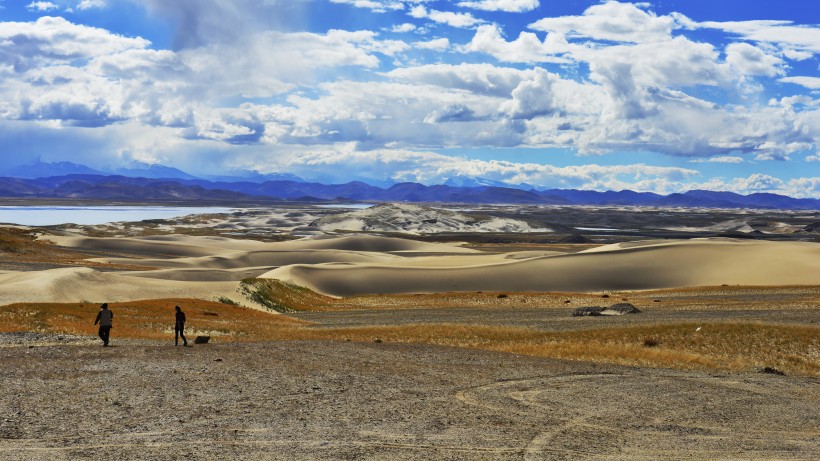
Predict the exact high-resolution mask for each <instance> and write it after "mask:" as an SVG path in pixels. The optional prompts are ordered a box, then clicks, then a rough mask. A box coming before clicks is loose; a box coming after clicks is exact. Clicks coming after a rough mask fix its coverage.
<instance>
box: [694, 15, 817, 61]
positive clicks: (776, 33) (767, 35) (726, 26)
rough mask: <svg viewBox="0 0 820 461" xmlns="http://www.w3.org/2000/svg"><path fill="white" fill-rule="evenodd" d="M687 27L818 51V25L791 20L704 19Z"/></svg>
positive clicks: (802, 49)
mask: <svg viewBox="0 0 820 461" xmlns="http://www.w3.org/2000/svg"><path fill="white" fill-rule="evenodd" d="M687 26H688V27H689V28H693V29H694V28H708V29H719V30H723V31H725V32H729V33H732V34H736V35H738V36H740V37H743V38H745V39H747V40H752V41H756V42H764V43H775V44H778V45H780V46H781V47H784V48H788V49H793V50H799V51H803V52H807V51H811V52H813V53H820V27H817V26H802V25H793V23H792V21H735V22H715V21H704V22H699V23H690V24H688V25H687Z"/></svg>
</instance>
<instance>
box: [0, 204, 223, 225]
mask: <svg viewBox="0 0 820 461" xmlns="http://www.w3.org/2000/svg"><path fill="white" fill-rule="evenodd" d="M234 210H235V209H234V208H226V207H172V206H0V223H9V224H21V225H24V226H54V225H57V224H67V223H74V224H84V225H94V224H105V223H109V222H118V221H142V220H144V219H170V218H176V217H180V216H186V215H190V214H205V213H230V212H232V211H234Z"/></svg>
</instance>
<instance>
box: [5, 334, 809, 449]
mask: <svg viewBox="0 0 820 461" xmlns="http://www.w3.org/2000/svg"><path fill="white" fill-rule="evenodd" d="M18 336H19V337H15V336H13V335H0V337H2V338H3V339H2V340H0V359H1V360H0V383H1V384H2V387H3V392H2V393H0V459H3V460H38V459H43V460H62V459H140V460H160V459H163V460H164V459H183V458H185V459H248V460H259V459H283V460H285V459H287V460H290V459H320V460H321V459H384V460H387V459H390V460H393V459H410V460H415V459H418V460H433V459H435V460H438V459H442V460H456V459H464V460H481V459H488V460H490V459H492V460H506V459H510V460H536V459H537V460H564V459H566V460H569V459H571V460H598V459H607V460H613V459H614V460H642V459H645V460H650V459H651V460H656V459H792V460H797V459H799V460H816V459H820V444H818V443H817V441H818V440H819V438H820V380H818V379H812V378H794V377H789V376H778V375H769V374H705V373H694V372H692V373H690V372H677V371H667V370H652V369H642V368H633V367H620V366H611V365H595V364H587V363H579V362H567V361H558V360H550V359H539V358H533V357H523V356H514V355H509V354H499V353H493V352H485V351H469V350H462V349H454V348H445V347H436V346H426V345H406V344H389V343H351V342H320V341H304V342H274V343H247V344H208V345H197V346H194V347H187V348H183V347H174V346H171V345H164V344H163V345H160V344H156V343H151V342H145V341H130V342H123V341H117V340H116V338H114V339H113V341H112V344H113V345H114V347H109V348H103V347H99V345H97V342H96V341H95V340H94V338H82V337H72V338H65V337H64V338H63V339H58V338H57V337H49V336H45V335H31V334H19V335H18Z"/></svg>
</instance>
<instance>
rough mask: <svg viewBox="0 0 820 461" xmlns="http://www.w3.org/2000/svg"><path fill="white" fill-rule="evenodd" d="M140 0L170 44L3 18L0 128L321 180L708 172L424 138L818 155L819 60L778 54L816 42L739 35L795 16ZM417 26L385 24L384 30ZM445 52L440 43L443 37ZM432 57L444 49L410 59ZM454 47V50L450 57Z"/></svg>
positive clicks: (708, 154) (529, 179)
mask: <svg viewBox="0 0 820 461" xmlns="http://www.w3.org/2000/svg"><path fill="white" fill-rule="evenodd" d="M135 1H137V2H139V3H140V4H142V5H144V6H146V7H147V8H148V9H149V11H150V12H151V14H156V15H161V16H163V17H164V18H165V19H167V20H170V21H169V22H171V23H173V24H175V25H176V26H178V29H177V32H178V34H177V40H176V42H175V46H174V47H173V49H168V50H157V49H153V47H152V45H151V43H150V42H149V41H148V40H145V39H143V38H139V37H124V36H121V35H117V34H115V33H111V32H109V31H107V30H104V29H100V28H94V27H89V26H83V25H79V24H74V23H72V22H70V21H68V20H66V19H63V18H50V17H44V18H40V19H38V20H36V21H34V22H0V78H2V80H3V85H2V86H0V131H3V130H4V129H5V131H3V133H4V135H8V136H9V138H8V139H7V140H6V141H3V142H11V141H8V140H9V139H18V140H19V139H22V138H20V137H19V136H22V135H18V134H12V133H10V132H9V131H8V129H7V128H8V127H9V126H14V127H19V126H22V125H25V126H27V127H28V128H27V130H28V131H26V133H27V134H28V133H33V132H38V131H37V130H34V129H33V128H32V127H35V126H36V127H39V128H38V129H39V130H42V133H44V134H43V137H44V138H47V139H48V140H49V141H48V143H46V144H43V146H44V147H43V149H44V150H48V148H50V147H52V146H58V145H59V144H58V143H57V141H55V140H56V139H58V138H60V137H61V136H63V137H64V138H60V139H71V140H72V142H74V143H79V144H77V145H79V146H83V148H85V147H87V146H89V145H91V144H93V143H94V142H98V143H99V145H100V146H103V147H100V148H94V149H91V151H93V152H103V150H104V149H107V150H108V151H110V152H115V153H116V155H117V156H118V157H117V158H118V159H120V160H122V161H125V160H126V159H139V160H140V161H148V160H150V159H159V160H163V159H164V160H168V159H169V158H170V159H173V160H174V161H175V162H177V163H175V165H174V166H177V167H186V168H194V169H202V168H205V167H206V166H207V167H210V168H222V167H224V166H226V165H228V164H229V163H230V165H228V166H238V165H244V166H247V167H254V168H262V167H265V165H267V167H266V168H277V169H280V171H290V172H294V173H297V174H300V175H302V176H309V175H308V173H310V172H311V169H313V170H315V171H314V174H319V173H317V172H318V171H320V170H321V171H320V172H321V174H324V175H327V178H326V179H333V178H337V179H344V178H343V177H344V176H345V175H346V176H348V177H349V176H351V175H355V174H360V175H363V176H362V178H363V179H366V178H370V179H373V180H403V179H406V180H420V181H423V182H430V183H433V182H436V181H440V180H443V179H446V178H448V177H454V176H458V175H461V176H482V177H487V178H488V179H495V180H499V181H508V182H512V183H519V182H520V183H524V182H526V183H532V184H540V185H543V186H544V187H578V188H596V189H602V188H632V189H635V188H638V189H640V190H651V191H655V192H669V191H678V190H679V189H681V188H690V187H688V186H692V187H691V188H695V186H697V185H698V184H700V185H704V187H705V185H708V181H707V182H700V183H698V182H696V181H702V178H699V177H698V173H697V171H696V170H695V169H663V168H661V169H655V168H656V167H652V166H651V165H631V166H620V167H617V168H615V167H605V166H597V165H587V166H585V167H574V168H576V169H574V170H573V169H572V168H571V167H566V168H555V167H546V166H544V165H536V164H534V163H533V164H530V163H516V162H477V161H472V160H465V159H459V158H452V157H447V156H441V155H439V154H436V153H431V152H425V151H428V150H431V149H439V148H459V149H462V150H469V149H472V148H487V147H516V148H544V147H559V148H564V149H568V150H573V151H577V152H580V153H582V154H604V153H607V152H610V151H651V152H656V153H663V154H668V155H675V156H682V157H689V158H692V159H695V160H692V162H693V164H691V166H692V167H695V166H696V165H695V164H700V163H705V162H713V163H727V164H732V163H740V162H743V160H744V159H758V160H763V159H765V160H787V159H790V158H795V159H805V161H806V162H816V161H817V160H816V157H817V154H816V152H817V146H818V142H820V140H818V133H820V101H818V100H817V98H816V97H814V96H815V93H813V92H812V91H811V90H814V91H815V92H816V91H817V90H818V88H820V83H818V82H820V79H818V78H816V77H814V76H794V75H788V74H787V72H788V71H789V67H788V66H787V64H786V61H785V60H787V59H789V60H794V59H798V58H801V59H802V58H805V55H806V54H809V53H812V52H811V50H810V47H808V46H807V44H806V43H805V40H803V41H802V42H800V41H799V40H797V39H795V38H794V36H792V37H791V38H790V39H789V40H788V41H783V42H777V43H776V44H775V45H776V46H775V45H772V44H771V43H774V42H766V41H758V40H754V39H752V38H750V37H751V36H752V35H753V33H752V31H751V28H752V26H753V25H754V26H755V27H757V28H758V29H759V30H758V31H757V32H756V33H762V32H761V30H763V29H764V28H783V27H797V26H791V25H789V24H788V23H782V22H778V23H776V24H759V23H755V24H753V25H751V24H748V23H743V24H742V27H741V26H738V25H735V26H731V27H733V28H735V29H736V30H741V29H742V28H745V29H743V30H746V32H744V33H747V32H748V35H740V33H739V32H737V35H739V36H741V37H742V38H744V39H747V40H748V41H749V43H746V42H739V43H729V44H728V45H726V44H723V43H717V44H713V43H710V42H708V41H705V40H703V39H695V38H693V37H689V36H688V32H691V31H694V30H697V29H698V28H703V27H705V26H702V25H701V24H699V23H695V22H693V21H691V20H688V19H687V18H685V17H683V16H681V15H676V14H670V15H667V16H657V15H655V14H654V13H652V12H651V10H650V9H649V8H650V7H649V6H647V5H633V4H621V3H617V2H608V3H602V4H599V5H595V6H593V7H590V8H589V9H587V10H586V11H585V12H584V14H582V15H579V16H568V17H558V18H545V19H544V20H541V21H537V22H535V23H534V24H533V29H534V30H535V31H536V32H532V31H523V32H517V36H515V35H513V36H512V37H511V38H510V39H507V38H505V33H504V28H503V27H502V26H501V25H499V24H487V23H481V22H479V21H480V20H479V19H477V18H475V17H473V16H471V15H466V14H464V13H458V12H457V11H456V12H452V11H450V12H442V11H437V10H433V9H428V6H431V5H434V4H433V3H428V2H424V1H419V0H416V1H402V2H389V1H375V0H373V1H356V0H339V1H340V2H342V3H347V4H350V5H352V6H357V7H362V8H369V9H371V10H376V9H377V7H378V8H387V7H389V6H390V5H392V4H394V3H396V4H397V3H401V4H402V5H403V7H404V10H403V11H404V12H405V13H408V14H409V15H410V16H411V17H417V18H419V19H425V20H428V21H431V22H438V23H441V24H449V25H453V26H457V27H475V31H474V32H468V31H455V32H456V33H457V35H456V36H458V37H459V40H458V41H456V40H455V39H453V41H452V42H451V39H450V38H446V37H444V36H439V37H440V38H435V39H432V40H426V41H407V42H405V41H403V40H389V39H385V38H384V37H383V36H381V35H380V34H379V33H378V32H375V31H371V30H338V29H330V30H327V31H326V32H322V33H317V32H306V31H304V30H302V29H304V28H303V27H301V26H300V18H301V12H304V10H305V8H307V5H309V3H310V2H307V1H302V0H293V1H287V2H285V1H283V0H236V1H235V2H217V1H209V2H208V3H207V5H208V8H203V7H202V4H203V2H202V0H178V1H174V2H167V1H161V0H135ZM34 3H38V2H32V3H31V5H34ZM462 3H475V4H479V3H481V4H482V5H484V6H487V7H490V6H493V5H494V7H498V8H499V11H500V9H501V8H502V4H503V5H507V6H506V7H505V8H512V6H511V5H518V6H521V5H525V4H526V2H508V3H507V2H501V1H498V2H490V1H479V0H476V1H472V2H462ZM72 4H73V5H77V4H78V3H77V2H75V3H72ZM377 4H378V5H377ZM439 4H440V3H436V4H435V5H439ZM112 5H113V3H112ZM368 5H369V6H368ZM462 6H467V5H462ZM397 11H398V9H397ZM438 13H450V14H451V16H440V15H438ZM366 14H368V15H370V12H366ZM402 14H404V13H396V14H394V15H381V14H378V15H371V16H375V17H387V16H396V15H399V16H400V15H402ZM459 14H461V15H462V16H459ZM497 16H498V17H502V16H508V15H497ZM436 18H438V19H436ZM459 21H463V22H459ZM721 24H722V26H721V27H724V26H725V27H730V26H726V24H725V23H721ZM415 27H416V26H415V25H412V24H410V23H405V24H402V25H399V26H393V27H391V26H390V25H389V24H384V25H383V27H381V28H379V29H378V30H380V31H390V32H396V33H401V32H410V31H413V30H414V28H415ZM797 29H805V28H804V27H797ZM416 30H417V29H416ZM436 30H442V29H436ZM724 30H727V29H724ZM390 32H383V33H385V35H388V36H390V35H389V33H390ZM451 32H453V31H451ZM470 35H472V37H471V38H468V39H464V38H463V37H469V36H470ZM747 37H749V38H747ZM787 42H788V43H787ZM459 43H461V45H459ZM789 50H791V51H789ZM453 51H456V52H460V53H463V54H462V55H459V54H458V53H454V52H453ZM792 51H793V53H792ZM440 52H448V53H447V54H446V55H443V56H436V55H437V53H440ZM431 56H433V57H434V59H442V60H443V59H446V60H447V61H446V62H450V64H444V63H438V64H434V63H429V62H430V61H423V60H422V57H423V58H424V59H429V58H430V57H431ZM459 57H463V58H464V59H463V61H465V62H464V63H461V64H457V61H458V59H459ZM468 61H469V62H470V63H467V62H468ZM506 63H509V64H506ZM543 63H547V64H560V66H554V65H550V66H548V67H547V66H545V67H544V68H542V67H540V66H542V65H543ZM802 65H803V66H805V65H806V63H804V64H802ZM749 81H753V82H754V84H756V85H757V84H761V85H762V84H764V83H765V84H768V85H771V83H772V82H780V83H781V84H785V83H789V84H794V85H799V86H794V87H788V88H787V89H788V93H787V94H789V96H786V97H780V96H779V95H777V96H772V100H771V101H770V102H769V104H768V105H765V104H759V103H758V102H757V99H756V98H749V97H748V96H749V93H744V91H745V88H744V85H747V84H748V82H749ZM768 88H769V89H771V88H772V87H771V86H769V87H768ZM774 88H776V87H774ZM804 88H805V89H804ZM800 91H802V94H794V95H792V94H793V93H796V92H800ZM776 93H777V92H776V91H775V92H774V94H775V95H776ZM715 95H717V96H715ZM727 100H728V101H732V103H731V104H729V103H726V101H727ZM89 127H94V129H89ZM15 130H17V128H15ZM12 131H14V130H12ZM20 132H22V131H20V130H17V131H15V133H20ZM113 136H117V137H118V139H113V138H112V137H113ZM0 137H2V136H0ZM29 138H31V139H34V138H37V136H29ZM80 138H82V141H78V139H80ZM38 139H39V138H38ZM37 142H39V141H37ZM44 142H45V141H44ZM31 143H34V141H31ZM72 145H74V144H72ZM27 149H29V150H32V152H33V150H34V147H31V148H28V147H27ZM6 150H7V151H9V152H11V151H14V150H15V149H6ZM529 152H538V151H535V150H532V151H529ZM89 155H90V154H89ZM99 155H104V154H99ZM533 155H537V154H533ZM337 158H338V159H348V160H349V163H344V161H338V160H336V159H337ZM588 158H590V157H588ZM540 160H544V161H545V162H547V163H548V160H549V159H548V158H546V157H543V158H541V159H540ZM128 161H130V160H128ZM368 162H376V163H375V164H373V165H370V164H368ZM379 162H380V163H379ZM327 165H332V166H333V167H332V168H325V166H327ZM812 165H813V163H812ZM297 170H298V171H297ZM530 170H531V171H530ZM653 174H656V175H657V176H653ZM763 176H766V175H763ZM772 177H774V176H772ZM414 178H415V179H414ZM315 179H321V178H318V177H317V178H315ZM774 179H778V178H774ZM811 179H812V178H803V179H802V180H801V181H802V182H801V181H798V182H794V181H792V180H786V179H780V181H781V182H780V183H778V182H777V181H773V180H769V179H767V178H765V177H762V176H760V177H754V178H752V177H749V178H734V179H728V180H721V181H722V182H720V183H717V182H716V183H714V187H716V188H719V187H725V188H730V189H729V190H736V191H750V190H767V189H765V188H769V189H768V190H772V191H779V192H778V193H786V192H787V191H792V192H794V191H795V190H796V188H797V186H798V184H802V185H804V186H805V187H808V188H809V189H807V190H809V191H810V192H807V193H803V194H804V195H803V196H807V195H806V194H809V195H811V194H815V195H818V193H817V190H816V186H815V185H814V184H816V183H815V182H812V181H811ZM812 187H815V189H811V188H812ZM684 190H685V189H684ZM811 191H814V192H811Z"/></svg>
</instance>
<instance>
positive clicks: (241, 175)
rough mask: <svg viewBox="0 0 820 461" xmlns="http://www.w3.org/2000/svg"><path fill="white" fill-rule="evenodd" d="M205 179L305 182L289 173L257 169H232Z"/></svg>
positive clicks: (215, 180)
mask: <svg viewBox="0 0 820 461" xmlns="http://www.w3.org/2000/svg"><path fill="white" fill-rule="evenodd" d="M205 179H207V180H209V181H213V182H253V183H263V182H268V181H293V182H306V181H305V180H304V179H302V178H300V177H299V176H296V175H293V174H290V173H268V174H262V173H259V172H258V171H248V170H245V171H233V172H229V174H227V175H221V176H206V177H205Z"/></svg>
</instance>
